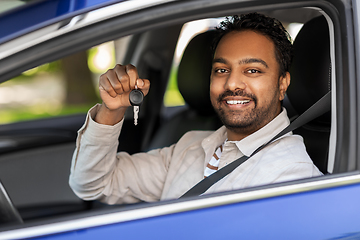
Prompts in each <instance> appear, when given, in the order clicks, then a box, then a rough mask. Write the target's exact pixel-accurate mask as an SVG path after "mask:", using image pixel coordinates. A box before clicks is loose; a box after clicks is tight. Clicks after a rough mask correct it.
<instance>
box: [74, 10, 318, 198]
mask: <svg viewBox="0 0 360 240" xmlns="http://www.w3.org/2000/svg"><path fill="white" fill-rule="evenodd" d="M218 32H219V37H218V39H217V40H216V41H215V53H214V58H213V66H212V72H211V83H210V99H211V103H212V105H213V107H214V109H215V110H216V112H217V113H218V115H219V117H220V119H221V120H222V122H223V123H224V126H223V127H221V128H220V129H218V130H217V131H215V132H211V131H201V132H200V131H192V132H188V133H186V134H185V135H184V136H183V137H182V138H181V139H180V140H179V141H178V142H177V143H176V144H174V145H172V146H170V147H167V148H163V149H157V150H152V151H150V152H148V153H138V154H134V155H132V156H130V155H129V154H127V153H125V152H120V153H116V150H117V144H118V141H117V139H118V136H119V134H120V130H121V127H122V123H123V117H124V113H125V110H126V108H128V107H129V106H130V103H129V100H128V99H129V93H130V91H131V90H132V89H134V88H135V85H137V87H138V88H139V89H141V90H142V91H143V93H144V94H145V95H146V94H147V93H148V91H149V88H150V82H149V81H148V80H147V79H140V78H139V76H138V74H137V70H136V68H135V67H134V66H132V65H126V66H121V65H117V66H116V67H115V68H114V69H111V70H109V71H107V72H106V73H105V74H104V75H102V76H101V77H100V81H99V89H100V96H101V98H102V100H103V104H102V105H97V106H95V107H94V108H93V109H91V110H90V111H89V114H88V117H87V120H86V123H85V125H84V126H83V128H82V129H80V130H79V137H78V140H77V148H76V150H75V153H74V157H73V162H72V167H71V175H70V185H71V187H72V188H73V190H74V192H75V193H76V194H77V195H78V196H79V197H81V198H83V199H86V200H93V199H99V200H101V201H104V202H107V203H110V204H114V203H133V202H137V201H140V200H142V201H157V200H162V199H172V198H178V197H180V196H181V195H182V194H184V193H185V192H186V191H187V190H189V189H190V188H191V187H193V186H194V185H195V184H197V183H198V182H199V181H201V180H202V179H203V178H204V177H207V176H209V175H210V174H213V173H214V172H216V171H217V169H220V168H222V167H224V166H225V165H227V164H228V163H230V162H232V161H234V160H236V159H237V158H239V157H241V156H243V155H246V156H250V155H251V154H252V152H253V151H255V150H256V148H258V147H259V146H260V145H262V144H264V143H266V142H268V141H269V140H270V139H271V138H272V137H274V136H275V135H276V134H277V133H279V132H280V131H281V130H282V129H283V128H285V127H286V126H287V125H288V124H289V119H288V117H287V113H286V110H285V109H284V108H282V107H281V101H282V100H283V99H284V95H285V92H286V89H287V87H288V86H289V84H290V74H289V67H290V62H291V48H292V46H291V43H290V41H289V39H288V35H287V33H286V31H285V30H284V28H283V26H282V25H281V23H280V22H278V21H277V20H275V19H272V18H268V17H265V16H263V15H260V14H257V13H252V14H248V15H242V16H240V17H238V16H234V17H233V18H232V19H231V20H229V19H227V20H226V21H224V22H223V23H222V24H221V26H220V27H219V28H218ZM319 175H321V172H320V171H319V170H318V169H317V168H316V167H315V166H314V165H313V163H312V161H311V159H310V158H309V156H308V155H307V153H306V150H305V146H304V144H303V140H302V138H301V137H300V136H295V135H292V133H288V134H286V135H285V136H283V137H281V138H280V139H279V140H277V141H274V142H273V143H271V144H269V145H268V146H267V147H266V148H264V149H263V150H261V151H260V152H259V153H257V154H255V155H254V156H253V157H251V158H250V159H248V160H247V161H246V162H244V163H243V164H241V165H240V166H239V167H238V168H236V169H235V170H234V171H233V172H232V173H230V174H229V175H227V176H226V177H225V178H223V179H222V180H220V181H219V182H217V183H216V184H214V185H213V186H212V187H210V188H209V189H208V190H207V191H206V192H205V193H206V194H207V193H213V192H219V191H225V190H232V189H239V188H244V187H252V186H258V185H263V184H269V183H275V182H281V181H289V180H294V179H300V178H307V177H313V176H319Z"/></svg>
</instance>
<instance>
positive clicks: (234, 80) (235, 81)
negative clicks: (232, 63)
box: [225, 72, 246, 91]
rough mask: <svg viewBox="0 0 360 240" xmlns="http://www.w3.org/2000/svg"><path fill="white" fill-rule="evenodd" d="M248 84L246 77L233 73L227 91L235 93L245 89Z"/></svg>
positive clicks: (226, 84)
mask: <svg viewBox="0 0 360 240" xmlns="http://www.w3.org/2000/svg"><path fill="white" fill-rule="evenodd" d="M245 88H246V83H245V81H244V76H242V74H240V73H236V72H231V73H230V75H229V77H228V79H227V81H226V83H225V89H226V90H231V91H235V90H236V89H242V90H243V89H245Z"/></svg>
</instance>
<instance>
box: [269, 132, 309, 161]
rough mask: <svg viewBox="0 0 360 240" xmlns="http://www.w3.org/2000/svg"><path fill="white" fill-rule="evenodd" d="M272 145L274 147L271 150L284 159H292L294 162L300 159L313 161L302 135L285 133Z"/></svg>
mask: <svg viewBox="0 0 360 240" xmlns="http://www.w3.org/2000/svg"><path fill="white" fill-rule="evenodd" d="M271 145H272V148H271V149H269V150H270V151H271V152H272V154H276V155H278V156H279V157H283V158H284V159H291V161H292V162H294V161H295V162H297V161H300V162H310V163H312V161H311V159H310V157H309V155H308V153H307V152H306V147H305V144H304V140H303V138H302V136H300V135H295V134H294V135H293V134H289V135H285V136H284V137H282V138H281V139H279V140H277V141H276V142H274V143H273V144H271Z"/></svg>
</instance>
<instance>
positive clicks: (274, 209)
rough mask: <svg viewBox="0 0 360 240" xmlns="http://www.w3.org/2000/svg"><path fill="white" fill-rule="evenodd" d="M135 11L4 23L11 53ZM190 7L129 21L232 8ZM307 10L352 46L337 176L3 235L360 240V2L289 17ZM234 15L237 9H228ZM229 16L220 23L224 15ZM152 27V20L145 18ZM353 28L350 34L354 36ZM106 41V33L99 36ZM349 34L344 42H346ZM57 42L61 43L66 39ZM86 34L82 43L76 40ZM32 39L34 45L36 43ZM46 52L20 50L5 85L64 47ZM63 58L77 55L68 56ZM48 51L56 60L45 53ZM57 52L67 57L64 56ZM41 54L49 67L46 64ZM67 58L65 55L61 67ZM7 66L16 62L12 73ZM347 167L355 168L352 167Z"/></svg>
mask: <svg viewBox="0 0 360 240" xmlns="http://www.w3.org/2000/svg"><path fill="white" fill-rule="evenodd" d="M126 2H133V1H115V0H110V1H109V0H108V1H107V0H47V1H35V2H29V3H27V4H25V5H24V6H21V7H19V8H16V9H13V10H11V11H9V12H5V13H3V14H1V15H0V25H1V26H0V47H1V45H2V44H7V43H10V42H11V41H14V40H16V39H19V38H21V37H24V36H27V35H28V34H32V33H34V32H36V31H38V30H40V29H42V28H45V27H48V26H51V25H53V24H59V26H60V27H59V28H58V31H60V30H61V29H62V26H69V24H70V22H71V20H73V19H74V18H76V17H77V16H83V17H84V16H85V15H86V14H87V13H88V12H92V11H96V10H101V9H102V8H104V7H112V6H115V5H117V7H121V4H123V3H126ZM135 2H136V1H135ZM144 2H146V1H144ZM185 2H187V1H158V2H155V3H151V4H149V5H147V6H144V7H143V8H141V7H140V8H139V7H137V8H134V9H133V10H131V9H130V10H129V11H128V12H125V13H124V16H126V17H127V16H129V18H131V17H132V15H131V14H132V13H133V12H134V16H135V17H136V16H138V15H135V13H136V14H141V13H142V11H143V13H145V14H146V13H147V12H146V11H147V10H149V11H154V12H155V11H156V7H159V6H160V7H164V8H165V7H167V8H166V9H168V10H169V9H170V10H172V11H174V13H173V16H174V19H180V18H181V14H180V13H182V12H187V14H190V13H189V12H191V11H194V12H196V11H198V15H197V16H196V17H195V19H198V18H200V17H201V16H204V17H206V12H201V11H202V10H201V9H209V11H215V10H214V9H216V8H218V11H219V12H220V13H222V12H221V11H220V10H219V8H221V7H222V5H221V4H220V3H215V2H216V1H206V0H204V1H188V3H185ZM236 2H237V1H226V4H227V5H226V4H225V3H224V5H223V6H224V10H223V11H224V14H225V13H232V11H231V9H230V6H233V5H234V6H235V5H236ZM238 2H239V4H240V3H241V4H242V5H241V7H242V8H247V9H249V11H250V10H256V7H257V6H265V7H262V8H261V10H266V9H267V8H271V7H272V6H271V4H269V3H267V2H266V1H238ZM273 2H274V4H275V6H282V4H283V5H286V2H291V1H273ZM171 4H174V5H175V4H178V7H177V8H176V10H175V7H174V8H172V5H171ZM192 4H193V5H192ZM212 4H213V5H212ZM232 4H233V5H232ZM276 4H277V5H276ZM306 4H309V5H311V6H314V8H316V7H317V8H319V9H325V11H326V13H327V15H328V16H330V18H332V20H333V24H334V26H335V27H334V28H335V37H334V39H335V40H336V41H338V40H339V42H342V43H344V45H341V46H336V47H335V50H334V51H335V53H336V54H337V55H341V58H339V59H341V61H338V62H340V63H339V64H342V67H343V71H342V72H340V70H339V72H340V73H338V74H341V76H342V81H341V82H340V83H339V86H338V89H337V91H338V92H339V93H338V96H343V97H342V98H341V99H342V100H341V99H337V101H338V102H337V103H338V104H339V106H341V107H339V108H338V113H337V114H338V115H339V116H343V117H339V119H338V124H339V126H340V127H339V128H338V131H337V133H338V135H337V137H338V138H337V140H336V141H335V142H336V144H334V145H333V146H335V145H336V151H335V150H334V152H335V157H334V158H335V159H336V160H335V165H334V166H335V167H334V169H335V170H334V172H333V174H329V175H325V176H322V177H318V178H314V179H304V180H299V181H293V182H288V183H281V184H273V185H270V186H262V187H255V188H251V189H243V190H236V191H231V192H226V193H219V194H212V195H204V196H200V197H194V198H190V199H185V200H183V199H181V200H171V201H164V202H160V203H141V204H138V205H133V206H128V207H126V208H123V209H107V210H102V211H98V212H91V213H82V214H77V215H70V216H63V217H59V218H57V219H50V220H42V221H41V220H40V221H34V222H29V223H26V222H25V223H24V224H23V225H10V226H3V227H2V228H1V229H0V239H25V238H32V239H101V238H103V239H144V238H147V239H359V238H360V175H359V160H358V159H360V158H359V156H358V155H359V154H360V153H359V151H358V150H357V149H358V144H359V141H360V140H359V139H360V138H359V136H360V135H359V133H358V131H359V127H358V120H359V118H360V117H359V116H360V114H359V113H360V111H359V110H358V109H357V103H359V102H360V101H358V100H359V93H358V91H360V89H359V87H358V80H357V79H359V76H358V74H359V72H360V48H359V46H360V44H359V40H360V31H359V30H360V20H359V18H358V16H359V14H360V4H359V3H357V0H353V1H350V0H349V1H335V0H334V1H332V0H329V1H324V0H321V1H314V2H313V3H309V2H308V1H297V3H296V1H295V2H294V3H293V4H292V3H289V6H288V7H289V8H292V7H294V8H295V7H299V6H307V5H306ZM124 6H125V5H124ZM194 6H196V9H195V10H192V8H191V7H194ZM225 6H228V9H226V8H225ZM239 6H240V5H239ZM239 8H240V7H239ZM229 9H230V10H229ZM132 11H133V12H132ZM177 11H178V12H177ZM204 11H205V10H204ZM154 12H151V13H152V14H153V13H154ZM220 13H219V14H218V15H221V14H220ZM127 14H128V15H127ZM224 14H222V15H224ZM170 15H171V14H169V16H165V17H164V19H167V20H169V21H171V20H172V19H171V17H170ZM189 16H190V15H186V14H185V15H184V19H191V17H189ZM333 16H336V18H333ZM120 17H121V16H120ZM151 17H153V15H150V17H149V18H150V20H149V26H150V27H149V28H150V29H151V28H155V27H156V26H157V24H160V23H159V22H161V21H162V20H161V19H160V20H158V22H156V21H155V20H153V19H152V18H151ZM114 18H115V17H114ZM154 18H155V17H154ZM144 19H146V17H145V16H144ZM104 21H110V20H108V19H107V20H104ZM174 21H175V20H174ZM145 22H146V21H145V20H143V19H140V20H139V24H138V25H136V27H137V28H138V29H140V30H142V27H143V26H141V25H142V24H144V23H145ZM92 24H93V25H94V26H95V25H96V24H95V23H90V24H89V25H84V27H83V28H84V29H86V28H87V29H89V26H90V27H91V26H92ZM345 25H346V26H347V27H345V28H344V27H343V26H345ZM129 26H130V25H129ZM134 26H135V23H134ZM340 26H342V27H340ZM70 27H71V26H70ZM100 27H101V26H100ZM131 27H132V26H131ZM131 27H129V28H126V27H124V28H123V29H122V30H123V32H124V35H127V34H129V33H133V32H134V33H137V31H140V30H136V27H134V29H130V28H131ZM79 29H80V28H78V29H75V30H74V32H75V31H78V32H80V31H81V29H80V30H79ZM84 31H85V30H84ZM96 31H99V28H97V29H96ZM69 33H71V31H70V32H64V35H65V34H69ZM340 33H341V34H343V38H342V37H341V34H340ZM56 34H57V33H56ZM56 34H55V35H54V36H55V37H56V38H58V39H60V38H61V35H56ZM80 34H81V33H79V35H74V36H75V37H74V38H76V37H78V36H80ZM90 37H91V36H90ZM109 38H110V39H111V38H112V37H111V36H110V37H109ZM29 39H30V40H31V41H32V38H31V37H30V38H29ZM50 40H51V39H50ZM50 40H44V43H45V44H47V43H49V44H50V43H51V42H50ZM105 40H109V39H107V38H106V37H104V38H103V39H102V38H98V39H97V40H92V42H91V43H89V46H91V45H94V44H95V43H100V42H104V41H105ZM79 41H80V40H79ZM59 42H60V43H61V44H64V46H65V44H70V43H68V42H66V39H65V40H63V41H60V40H59ZM81 43H84V47H88V46H87V43H85V41H83V42H81ZM345 43H346V44H345ZM39 44H40V43H36V44H35V43H34V45H29V46H27V47H24V48H23V49H19V50H16V51H15V50H14V52H12V53H9V54H8V55H4V56H3V57H1V58H0V64H1V63H3V64H4V65H3V69H1V68H0V75H1V74H2V75H3V78H2V79H1V81H5V80H6V79H9V78H10V77H14V76H16V75H17V74H19V73H21V72H22V71H24V70H27V69H29V68H31V67H33V66H35V65H39V64H42V63H45V62H47V61H49V60H54V59H53V57H51V54H52V52H51V51H55V50H51V49H54V46H52V47H46V46H45V47H44V48H41V47H38V45H39ZM49 46H50V45H49ZM61 46H62V45H61ZM73 46H74V49H79V48H80V46H78V45H75V43H74V45H73ZM344 46H345V47H344ZM37 47H38V48H37ZM32 48H34V49H35V50H36V51H39V52H40V53H39V57H36V56H32V57H28V58H24V62H23V63H18V64H19V65H16V64H15V65H14V62H15V60H12V56H17V55H19V56H20V57H21V56H22V55H21V54H25V53H24V52H25V51H27V49H30V50H31V49H32ZM62 49H68V48H67V47H66V48H65V47H63V48H62ZM30 50H29V51H30ZM35 50H34V51H35ZM43 50H44V51H43ZM45 50H47V51H50V52H45ZM41 51H43V52H41ZM57 51H58V52H60V51H61V49H60V50H57ZM75 51H76V50H74V51H73V52H75ZM58 52H57V53H58ZM29 53H31V52H29ZM41 54H43V56H44V57H41ZM65 54H66V53H65V52H64V55H65ZM28 55H29V54H28ZM28 55H27V56H28ZM30 55H31V54H30ZM24 56H25V55H24ZM62 56H63V55H62V54H60V53H59V54H57V57H56V58H58V57H62ZM6 61H9V63H8V65H7V63H6ZM15 69H16V70H15ZM348 70H349V71H348ZM340 84H342V85H340ZM342 94H343V95H342ZM343 106H346V107H343ZM358 115H359V116H358ZM0 158H1V156H0ZM344 159H345V160H344ZM344 161H345V162H346V163H343V162H344ZM336 169H338V170H336ZM0 179H1V176H0ZM5 187H6V184H5ZM10 197H11V196H10Z"/></svg>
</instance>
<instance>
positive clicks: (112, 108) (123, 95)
mask: <svg viewBox="0 0 360 240" xmlns="http://www.w3.org/2000/svg"><path fill="white" fill-rule="evenodd" d="M135 84H136V85H137V87H138V89H139V90H141V91H142V92H143V93H144V96H146V95H147V93H148V92H149V88H150V82H149V80H147V79H140V78H139V75H138V72H137V69H136V67H134V66H133V65H131V64H128V65H125V66H123V65H120V64H117V65H116V66H115V67H114V68H113V69H109V70H108V71H107V72H106V73H104V74H103V75H101V76H100V80H99V91H100V97H101V99H102V101H103V104H102V105H101V108H100V110H99V111H98V113H97V115H96V117H95V121H96V122H98V123H101V124H106V125H114V124H116V123H118V122H119V121H121V119H122V118H123V117H124V114H125V110H126V109H127V108H128V107H129V106H131V104H130V101H129V94H130V92H131V90H133V89H135Z"/></svg>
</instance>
